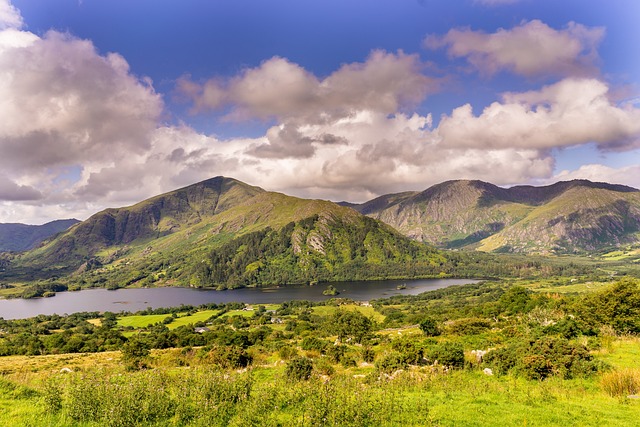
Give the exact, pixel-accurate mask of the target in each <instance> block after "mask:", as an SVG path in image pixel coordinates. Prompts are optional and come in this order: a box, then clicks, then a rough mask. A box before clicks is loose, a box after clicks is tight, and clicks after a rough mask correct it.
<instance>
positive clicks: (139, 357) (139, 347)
mask: <svg viewBox="0 0 640 427" xmlns="http://www.w3.org/2000/svg"><path fill="white" fill-rule="evenodd" d="M121 352H122V360H123V361H124V362H125V364H126V367H127V369H130V370H138V369H143V368H145V367H146V365H147V364H146V362H147V358H148V356H149V345H148V344H147V343H146V342H145V341H143V340H142V339H140V338H138V337H132V338H130V339H129V341H127V342H126V343H125V344H124V345H123V346H122V350H121Z"/></svg>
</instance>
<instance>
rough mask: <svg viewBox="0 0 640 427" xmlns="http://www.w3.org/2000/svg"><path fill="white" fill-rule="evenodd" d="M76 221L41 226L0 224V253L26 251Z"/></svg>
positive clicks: (62, 220)
mask: <svg viewBox="0 0 640 427" xmlns="http://www.w3.org/2000/svg"><path fill="white" fill-rule="evenodd" d="M78 222H80V221H78V220H77V219H61V220H57V221H51V222H48V223H46V224H43V225H27V224H3V223H0V252H5V251H15V252H20V251H26V250H29V249H33V248H34V247H36V246H38V244H40V243H41V242H42V241H44V240H46V239H48V238H49V237H51V236H53V235H55V234H57V233H60V232H61V231H65V230H66V229H68V228H69V227H71V226H72V225H74V224H76V223H78Z"/></svg>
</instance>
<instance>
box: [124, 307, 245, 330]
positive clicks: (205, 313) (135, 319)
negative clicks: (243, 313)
mask: <svg viewBox="0 0 640 427" xmlns="http://www.w3.org/2000/svg"><path fill="white" fill-rule="evenodd" d="M216 313H218V310H202V311H198V312H196V313H194V314H192V315H186V314H185V313H182V314H179V315H178V318H176V319H174V320H173V322H171V323H169V324H167V327H168V328H169V329H175V328H177V327H179V326H184V325H188V324H192V323H197V322H205V321H206V320H207V319H209V318H210V317H211V316H213V315H214V314H216ZM251 313H252V312H251ZM167 317H171V315H170V314H144V315H134V316H124V317H121V318H119V319H118V325H119V326H123V327H128V326H131V327H133V328H136V329H139V328H146V327H147V326H149V325H153V324H155V323H158V322H160V323H162V321H163V320H164V319H166V318H167Z"/></svg>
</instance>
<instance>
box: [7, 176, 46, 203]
mask: <svg viewBox="0 0 640 427" xmlns="http://www.w3.org/2000/svg"><path fill="white" fill-rule="evenodd" d="M41 198H42V193H40V192H39V191H38V190H36V189H35V188H33V187H31V186H28V185H18V184H16V183H15V182H13V181H12V180H11V179H9V178H8V177H7V176H5V175H3V174H0V200H4V201H26V200H38V199H41Z"/></svg>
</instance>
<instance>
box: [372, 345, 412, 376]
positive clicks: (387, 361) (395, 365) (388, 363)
mask: <svg viewBox="0 0 640 427" xmlns="http://www.w3.org/2000/svg"><path fill="white" fill-rule="evenodd" d="M407 367H408V364H407V362H406V361H405V358H404V356H403V355H402V354H400V353H399V352H397V351H391V352H389V353H386V354H384V355H383V356H382V357H381V358H379V359H378V360H377V361H376V369H377V370H378V371H380V372H382V373H385V374H391V373H393V372H395V371H398V370H400V369H406V368H407Z"/></svg>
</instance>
